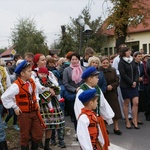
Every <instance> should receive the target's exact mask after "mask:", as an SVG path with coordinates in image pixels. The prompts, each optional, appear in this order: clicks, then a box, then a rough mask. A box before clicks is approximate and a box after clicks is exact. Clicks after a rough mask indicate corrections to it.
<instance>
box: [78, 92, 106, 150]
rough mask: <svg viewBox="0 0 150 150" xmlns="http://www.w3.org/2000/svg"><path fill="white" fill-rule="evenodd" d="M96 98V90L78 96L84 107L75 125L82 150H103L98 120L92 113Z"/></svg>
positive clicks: (96, 101) (96, 102)
mask: <svg viewBox="0 0 150 150" xmlns="http://www.w3.org/2000/svg"><path fill="white" fill-rule="evenodd" d="M98 96H99V95H98V94H97V91H96V89H89V90H85V91H84V92H82V93H81V94H80V95H79V100H80V101H81V102H82V103H83V105H84V108H82V110H81V114H80V115H79V119H78V124H77V137H78V140H79V143H80V146H81V148H82V150H92V149H93V150H103V147H102V145H103V144H104V142H103V143H100V141H102V140H103V136H102V133H101V130H100V126H99V123H98V118H97V116H96V113H95V112H94V111H93V110H95V109H96V107H97V104H98ZM100 139H101V140H100Z"/></svg>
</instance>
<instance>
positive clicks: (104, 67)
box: [100, 57, 122, 135]
mask: <svg viewBox="0 0 150 150" xmlns="http://www.w3.org/2000/svg"><path fill="white" fill-rule="evenodd" d="M100 70H101V71H103V73H104V77H105V79H106V82H107V88H106V92H105V93H104V96H105V98H106V100H107V101H108V103H109V105H110V106H111V108H112V109H113V111H114V113H115V116H114V118H113V121H114V133H115V134H117V135H121V134H122V132H121V131H120V130H119V125H118V121H119V119H121V118H122V115H121V111H120V106H119V102H118V94H117V87H118V85H119V78H118V76H117V74H116V70H115V69H114V68H112V67H111V65H110V61H109V58H108V57H102V59H101V67H100Z"/></svg>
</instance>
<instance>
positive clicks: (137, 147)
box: [52, 114, 150, 150]
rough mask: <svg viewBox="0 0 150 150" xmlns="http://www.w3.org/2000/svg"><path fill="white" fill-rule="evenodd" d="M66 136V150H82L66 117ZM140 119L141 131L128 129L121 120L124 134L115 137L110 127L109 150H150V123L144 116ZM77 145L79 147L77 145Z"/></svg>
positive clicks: (55, 148)
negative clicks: (141, 123)
mask: <svg viewBox="0 0 150 150" xmlns="http://www.w3.org/2000/svg"><path fill="white" fill-rule="evenodd" d="M65 119H66V135H65V142H66V145H67V147H66V148H64V150H80V147H79V145H78V144H77V143H76V140H75V137H74V134H75V133H74V128H73V123H72V122H71V121H70V118H69V117H66V118H65ZM140 119H141V120H142V121H143V122H144V125H140V129H139V130H138V129H134V128H133V129H131V130H129V129H126V128H125V121H124V120H123V119H122V120H120V122H119V124H120V130H121V131H122V132H123V134H122V135H121V136H118V135H114V133H113V125H110V126H108V127H107V128H108V130H109V138H110V142H111V146H110V148H109V150H150V122H148V121H146V120H145V117H144V115H143V114H140ZM76 144H77V145H76ZM52 149H54V150H61V148H58V147H57V145H56V146H52Z"/></svg>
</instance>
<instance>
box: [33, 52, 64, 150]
mask: <svg viewBox="0 0 150 150" xmlns="http://www.w3.org/2000/svg"><path fill="white" fill-rule="evenodd" d="M33 62H34V66H33V73H32V78H33V79H34V80H35V81H36V86H37V89H38V93H39V96H40V95H41V94H42V93H43V92H45V91H47V90H48V91H50V93H51V101H52V102H53V103H54V101H56V93H55V91H54V89H53V88H52V87H49V88H45V87H44V86H42V84H41V82H40V80H38V78H37V72H38V70H39V68H43V67H46V59H45V56H44V55H43V54H36V55H35V56H34V58H33ZM48 80H49V82H50V83H51V84H53V85H55V86H58V82H57V79H56V77H55V76H54V74H53V73H52V72H51V71H49V75H48ZM39 104H40V112H41V115H42V117H43V120H44V122H45V124H46V126H47V128H46V130H45V146H44V150H51V148H50V147H49V141H50V138H51V133H52V132H51V131H52V129H59V130H60V133H62V134H63V128H64V127H65V121H64V116H63V112H62V110H61V108H60V105H59V102H57V104H58V105H55V106H53V107H54V112H51V111H48V110H49V107H48V102H47V100H46V99H44V98H42V97H41V96H40V101H39ZM59 135H60V134H59ZM58 139H59V143H58V144H59V146H60V147H66V146H65V143H64V137H63V135H61V137H58Z"/></svg>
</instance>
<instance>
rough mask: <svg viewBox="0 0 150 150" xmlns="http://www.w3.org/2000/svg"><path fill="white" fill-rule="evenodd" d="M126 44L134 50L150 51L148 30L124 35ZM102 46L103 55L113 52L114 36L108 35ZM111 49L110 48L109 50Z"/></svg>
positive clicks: (149, 33) (149, 32)
mask: <svg viewBox="0 0 150 150" xmlns="http://www.w3.org/2000/svg"><path fill="white" fill-rule="evenodd" d="M126 44H127V45H128V46H129V47H130V48H131V49H132V50H133V52H134V51H137V50H140V49H144V51H145V53H148V54H149V53H150V31H148V32H140V33H132V34H130V35H128V36H127V37H126ZM105 45H106V46H104V47H103V48H102V50H103V51H104V54H105V55H111V54H114V53H116V52H115V37H114V36H112V37H109V38H108V40H107V42H106V44H105ZM111 49H112V50H111ZM111 51H112V53H111Z"/></svg>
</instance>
